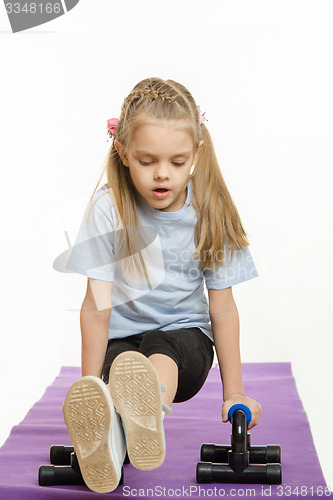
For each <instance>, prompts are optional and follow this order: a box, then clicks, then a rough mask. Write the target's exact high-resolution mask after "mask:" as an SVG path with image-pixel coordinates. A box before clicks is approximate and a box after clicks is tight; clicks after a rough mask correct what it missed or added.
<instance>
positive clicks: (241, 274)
mask: <svg viewBox="0 0 333 500" xmlns="http://www.w3.org/2000/svg"><path fill="white" fill-rule="evenodd" d="M203 275H204V279H205V284H206V287H207V290H208V289H210V288H212V289H214V290H222V289H223V288H229V287H230V286H234V285H237V284H238V283H242V282H243V281H247V280H250V279H252V278H256V277H257V276H258V272H257V269H256V267H255V265H254V262H253V259H252V256H251V253H250V250H249V249H248V247H244V248H243V249H242V250H239V249H236V250H235V251H234V254H233V257H232V259H230V254H228V253H227V252H225V257H224V262H223V265H222V266H220V267H218V268H217V269H216V270H215V271H212V270H211V269H209V268H205V269H204V270H203Z"/></svg>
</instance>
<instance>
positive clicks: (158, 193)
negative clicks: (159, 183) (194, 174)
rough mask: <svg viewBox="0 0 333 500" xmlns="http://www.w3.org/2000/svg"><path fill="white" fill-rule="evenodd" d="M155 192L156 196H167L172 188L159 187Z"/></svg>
mask: <svg viewBox="0 0 333 500" xmlns="http://www.w3.org/2000/svg"><path fill="white" fill-rule="evenodd" d="M153 193H154V196H155V198H166V197H167V196H168V195H169V193H170V190H169V189H167V188H157V189H154V190H153Z"/></svg>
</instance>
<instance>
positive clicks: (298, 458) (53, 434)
mask: <svg viewBox="0 0 333 500" xmlns="http://www.w3.org/2000/svg"><path fill="white" fill-rule="evenodd" d="M79 377H80V369H79V368H77V367H63V368H62V369H61V372H60V375H59V376H58V377H57V378H56V379H55V380H54V382H53V384H52V385H51V386H50V387H48V388H47V390H46V392H45V394H44V395H43V397H42V398H41V400H40V401H38V402H37V403H36V404H35V405H34V406H33V407H32V409H31V410H30V411H29V413H28V414H27V416H26V417H25V419H24V420H23V421H22V422H21V423H20V424H19V425H17V426H15V427H13V429H12V431H11V434H10V436H9V438H8V439H7V441H6V442H5V444H4V445H3V447H2V448H1V449H0V499H1V500H16V499H19V500H38V499H47V500H49V499H57V498H62V499H73V498H75V499H81V498H97V496H99V497H104V498H108V497H112V498H115V499H124V497H125V498H126V497H129V498H132V497H135V496H137V497H140V498H160V497H164V498H172V497H175V498H176V497H178V498H192V499H199V498H203V497H208V496H209V497H210V498H219V497H220V496H233V497H234V498H241V497H248V496H251V497H253V496H256V497H265V496H266V497H267V496H270V497H281V496H295V497H296V496H298V497H299V498H302V499H304V498H311V499H312V498H319V497H324V498H325V497H327V496H330V494H329V492H327V490H326V494H325V488H326V482H325V480H324V477H323V473H322V471H321V468H320V465H319V461H318V456H317V453H316V450H315V447H314V443H313V439H312V435H311V432H310V427H309V423H308V420H307V416H306V413H305V411H304V408H303V406H302V403H301V401H300V399H299V396H298V393H297V390H296V386H295V381H294V378H293V375H292V372H291V365H290V363H244V364H243V382H244V389H245V391H246V394H248V395H249V396H250V397H253V398H254V399H256V400H258V401H260V403H261V405H262V408H263V412H262V415H261V418H260V423H259V425H258V426H257V427H255V428H254V429H252V430H251V431H250V434H251V444H252V445H267V444H279V445H281V450H282V461H281V462H282V485H281V486H278V485H271V486H269V485H254V484H251V485H250V484H222V483H219V484H217V483H213V484H198V483H196V479H195V474H196V464H197V462H198V461H199V460H200V447H201V444H202V443H215V444H230V432H231V425H230V423H222V422H221V394H222V390H221V382H220V375H219V370H218V368H217V367H214V368H212V369H211V371H210V374H209V376H208V379H207V381H206V383H205V385H204V387H203V388H202V389H201V391H200V392H199V393H198V394H197V395H196V396H195V397H194V398H193V399H192V400H190V401H187V402H185V403H179V404H174V405H173V406H172V410H173V411H172V415H167V416H166V418H165V420H164V423H165V426H164V428H165V438H166V446H167V454H166V459H165V461H164V463H163V465H162V466H161V467H160V468H159V469H156V470H154V471H139V470H137V469H135V468H134V467H133V466H132V465H131V464H128V465H125V466H124V476H125V481H124V484H123V485H122V486H118V488H117V489H116V490H115V491H113V492H112V493H106V494H99V493H94V492H92V491H90V490H89V489H88V488H87V487H85V486H82V485H81V486H49V487H41V486H39V485H38V478H37V476H38V468H39V465H41V464H48V463H49V449H50V446H51V445H52V444H64V445H70V444H71V442H70V438H69V435H68V433H67V429H66V426H65V424H64V421H63V417H62V411H61V403H62V401H63V400H64V398H65V395H66V392H67V390H68V388H69V387H70V385H71V384H72V383H73V382H74V380H76V379H77V378H79ZM250 490H251V491H250Z"/></svg>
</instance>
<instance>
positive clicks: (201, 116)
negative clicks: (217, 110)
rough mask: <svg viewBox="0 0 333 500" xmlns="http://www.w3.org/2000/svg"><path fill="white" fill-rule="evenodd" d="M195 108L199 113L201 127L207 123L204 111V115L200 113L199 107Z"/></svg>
mask: <svg viewBox="0 0 333 500" xmlns="http://www.w3.org/2000/svg"><path fill="white" fill-rule="evenodd" d="M197 108H198V111H199V121H200V125H201V124H202V123H203V122H205V121H207V118H206V117H205V114H206V111H205V112H204V113H201V110H200V106H197Z"/></svg>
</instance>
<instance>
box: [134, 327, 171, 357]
mask: <svg viewBox="0 0 333 500" xmlns="http://www.w3.org/2000/svg"><path fill="white" fill-rule="evenodd" d="M164 343H165V338H164V336H163V332H161V331H160V330H149V331H148V332H146V333H145V334H144V336H143V339H142V341H141V344H140V347H139V351H140V352H141V353H142V354H144V355H148V356H149V355H150V354H151V351H152V350H155V349H157V351H156V352H158V348H159V347H160V346H162V345H164Z"/></svg>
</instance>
